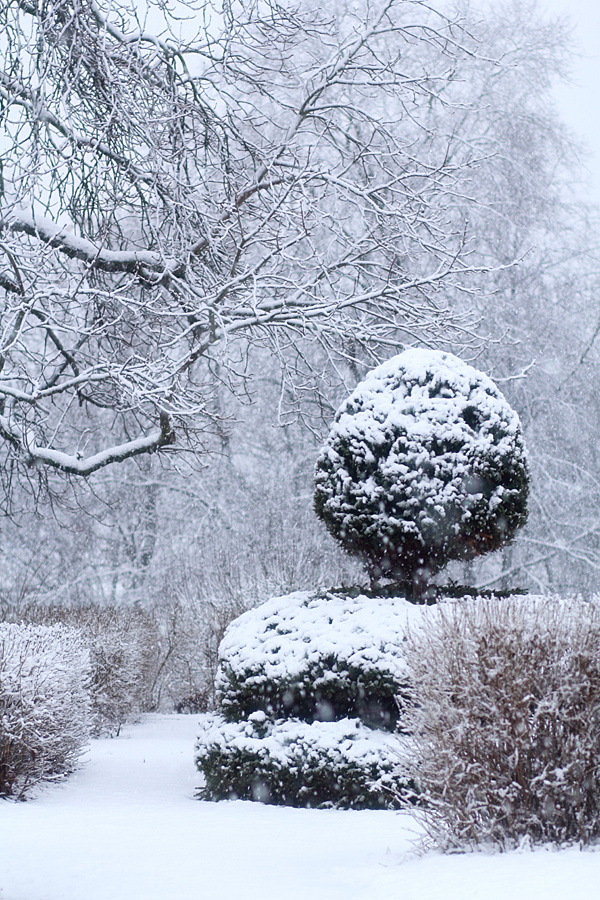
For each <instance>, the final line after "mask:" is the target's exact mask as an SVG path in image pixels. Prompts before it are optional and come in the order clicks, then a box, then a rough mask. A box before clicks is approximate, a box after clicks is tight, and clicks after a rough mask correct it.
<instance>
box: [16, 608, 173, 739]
mask: <svg viewBox="0 0 600 900" xmlns="http://www.w3.org/2000/svg"><path fill="white" fill-rule="evenodd" d="M18 615H19V618H20V619H21V620H23V621H25V622H28V623H33V624H38V625H54V624H62V625H64V626H66V627H68V628H75V629H78V631H79V632H80V634H81V640H82V641H83V644H84V646H85V647H86V648H87V649H88V651H89V656H90V667H91V671H90V677H89V691H90V697H91V703H92V733H93V735H94V736H96V737H97V736H99V735H103V734H113V735H114V734H118V732H119V729H120V727H121V725H123V724H124V723H125V722H127V721H129V720H131V719H133V718H135V717H136V716H137V715H139V713H140V712H144V711H147V710H149V709H152V708H153V706H154V702H153V687H154V681H155V678H156V672H157V670H158V668H159V660H158V655H159V652H160V648H159V632H158V626H157V622H156V618H155V617H154V616H153V614H152V613H151V612H147V611H146V610H142V609H138V608H137V607H136V608H131V607H110V606H108V607H102V606H74V607H65V606H44V605H38V604H31V605H29V606H27V607H25V608H21V609H20V610H19V612H18Z"/></svg>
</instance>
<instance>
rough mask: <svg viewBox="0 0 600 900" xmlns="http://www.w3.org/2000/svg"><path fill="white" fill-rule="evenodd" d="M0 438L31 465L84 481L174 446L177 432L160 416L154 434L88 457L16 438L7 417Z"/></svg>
mask: <svg viewBox="0 0 600 900" xmlns="http://www.w3.org/2000/svg"><path fill="white" fill-rule="evenodd" d="M0 435H2V437H4V439H5V440H8V441H9V442H10V443H11V444H12V445H13V446H14V447H15V448H17V449H19V450H23V451H25V452H26V453H27V455H28V456H29V459H30V460H31V462H33V463H35V462H40V463H44V464H45V465H48V466H51V467H52V468H54V469H60V471H61V472H64V473H65V474H67V475H78V476H80V477H84V478H85V477H87V476H88V475H91V474H92V473H93V472H96V471H97V470H98V469H103V468H104V467H105V466H109V465H111V464H112V463H120V462H124V461H125V460H126V459H131V458H132V457H134V456H140V455H142V454H143V453H154V452H156V451H157V450H160V449H161V447H167V446H170V445H171V444H174V443H175V432H174V431H173V429H172V428H171V423H170V421H169V417H168V416H167V414H166V413H161V415H160V430H157V431H153V432H151V433H150V434H149V435H147V436H145V437H139V438H136V439H135V440H133V441H127V442H125V443H124V444H119V445H117V446H115V447H110V448H108V449H107V450H101V451H100V452H99V453H95V454H94V455H93V456H88V457H87V458H81V457H80V456H78V455H71V454H68V453H63V452H62V451H60V450H53V449H52V448H51V447H38V446H37V444H36V442H35V438H34V437H33V434H32V433H31V432H29V433H28V434H26V435H25V436H24V437H22V438H21V437H19V436H18V435H16V434H15V432H14V430H12V429H11V427H10V423H9V422H8V419H7V418H6V417H5V416H0Z"/></svg>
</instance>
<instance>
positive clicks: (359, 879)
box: [0, 716, 600, 900]
mask: <svg viewBox="0 0 600 900" xmlns="http://www.w3.org/2000/svg"><path fill="white" fill-rule="evenodd" d="M195 731H196V720H195V718H194V717H193V716H151V717H148V719H147V720H146V721H145V722H144V723H143V724H142V725H139V726H134V727H132V728H130V729H127V730H126V731H125V733H124V734H123V735H122V736H121V737H120V738H118V739H117V740H101V741H94V743H93V746H92V749H91V752H90V754H89V760H88V762H87V763H86V765H85V766H84V767H83V768H82V769H81V770H80V771H79V772H78V773H77V774H76V775H75V776H73V777H72V778H71V779H70V780H69V782H68V783H66V784H65V785H62V786H60V787H49V788H46V789H44V790H43V791H42V792H41V793H40V795H39V796H38V798H37V799H36V800H32V801H30V802H28V803H20V804H14V803H1V802H0V900H259V898H260V900H392V898H393V900H476V898H482V900H484V898H485V900H507V898H510V900H537V898H540V900H542V898H543V900H564V898H565V897H578V896H585V897H589V898H594V897H597V896H600V888H599V887H598V885H599V884H600V853H588V852H586V853H580V852H578V851H577V850H567V851H562V852H560V853H556V852H550V851H538V852H536V853H529V852H524V853H511V854H503V855H497V856H488V855H485V854H474V855H464V856H451V857H441V856H438V855H430V856H426V857H423V858H417V857H415V856H414V855H413V853H412V850H411V832H410V828H411V823H410V818H409V817H408V816H404V815H397V814H396V813H393V812H371V811H365V812H352V811H350V812H344V811H338V810H325V811H319V810H295V809H282V808H277V807H268V806H262V805H261V804H256V803H243V802H240V801H237V802H229V803H200V802H198V801H195V800H193V792H194V788H195V786H196V784H197V781H198V776H197V774H196V772H195V770H194V767H193V763H192V748H193V741H194V735H195Z"/></svg>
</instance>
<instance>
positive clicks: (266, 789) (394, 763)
mask: <svg viewBox="0 0 600 900" xmlns="http://www.w3.org/2000/svg"><path fill="white" fill-rule="evenodd" d="M201 728H202V730H201V733H200V736H199V740H198V745H197V748H196V765H197V767H198V769H199V770H200V771H201V772H202V773H203V774H204V776H205V779H206V784H205V787H204V788H203V789H202V791H201V793H200V796H201V798H203V799H207V800H224V799H231V798H236V799H237V798H239V799H242V800H259V801H262V802H263V803H275V804H283V805H286V806H301V807H308V806H310V807H316V806H338V807H342V808H353V809H362V808H369V809H373V808H393V807H395V806H397V805H398V800H397V795H396V793H395V791H394V790H393V788H394V786H395V785H397V783H398V779H399V776H398V771H397V770H398V768H399V756H398V745H397V738H395V737H394V736H393V735H390V734H386V733H385V732H382V731H376V730H372V729H369V728H366V727H365V726H364V725H362V724H361V723H360V722H359V721H358V720H357V719H342V720H341V721H339V722H313V723H312V724H308V723H306V722H300V721H297V720H289V721H276V722H271V721H270V720H269V719H267V717H266V715H265V714H264V713H263V712H255V713H253V714H252V715H251V716H250V717H249V719H248V720H247V721H245V722H239V723H236V722H226V721H225V719H223V718H222V717H220V716H211V715H207V716H205V717H204V718H203V721H202V725H201Z"/></svg>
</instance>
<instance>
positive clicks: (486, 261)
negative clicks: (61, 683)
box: [0, 0, 600, 633]
mask: <svg viewBox="0 0 600 900" xmlns="http://www.w3.org/2000/svg"><path fill="white" fill-rule="evenodd" d="M433 6H434V9H433V10H432V9H431V8H430V6H428V5H426V4H423V3H420V2H412V0H397V2H388V3H384V4H381V5H377V6H376V7H375V6H370V5H368V4H362V3H354V4H350V3H348V4H345V3H342V2H337V3H333V4H328V5H327V8H326V10H321V9H319V5H318V4H316V3H315V4H314V5H313V4H304V3H303V4H302V5H301V6H300V7H299V9H298V10H294V9H292V8H291V6H288V5H283V6H278V5H277V4H275V3H260V4H253V3H251V2H243V3H232V4H226V5H225V8H224V10H223V11H219V10H216V9H215V10H211V9H210V8H209V7H208V6H206V5H204V4H200V6H199V8H198V9H194V8H193V6H192V5H191V4H186V6H185V9H181V8H178V9H177V10H176V11H175V12H176V15H175V14H174V15H172V16H169V14H168V12H167V11H165V10H164V9H163V8H162V7H161V8H159V7H158V6H157V7H156V8H154V7H152V6H149V7H148V14H147V16H146V15H145V14H144V15H143V14H142V13H141V12H138V13H137V14H136V12H135V10H134V9H128V8H127V7H126V6H119V7H118V8H117V7H114V6H113V7H111V10H112V11H111V12H110V13H109V12H108V11H107V10H104V9H103V8H102V7H101V6H99V5H97V4H96V3H95V2H94V0H90V2H87V0H86V2H79V0H64V2H61V0H52V2H49V3H46V4H45V5H43V6H42V5H40V6H38V5H37V4H36V3H25V2H16V0H10V2H8V3H6V4H5V5H4V7H3V8H2V11H1V12H0V16H1V17H2V21H1V23H0V24H1V26H2V28H1V31H2V37H1V38H0V48H1V55H2V67H1V69H2V71H1V74H0V102H1V107H0V115H1V120H0V121H1V129H2V130H1V136H0V157H1V159H2V181H1V194H0V305H1V319H0V329H1V334H0V340H1V343H0V398H1V399H0V437H1V438H2V443H1V448H0V479H1V484H2V496H1V499H2V510H3V518H2V522H1V532H0V536H1V541H2V550H3V566H2V577H1V580H0V600H1V601H2V603H3V604H4V605H7V606H11V607H14V606H15V605H16V604H19V603H27V602H29V601H31V600H34V601H36V602H63V603H69V604H77V603H88V602H93V603H101V604H106V603H126V604H130V603H134V602H139V603H143V604H147V605H150V606H151V605H153V604H161V605H162V607H163V608H168V607H169V605H173V604H175V605H176V607H177V609H179V610H180V611H181V610H185V611H186V612H185V615H187V616H191V617H192V618H194V617H196V618H197V620H198V621H201V622H203V623H204V622H205V621H206V620H210V617H211V616H212V617H213V619H212V621H213V623H214V628H215V633H216V632H218V631H219V629H220V628H222V622H221V618H220V617H221V613H220V612H219V610H228V612H227V613H223V615H224V617H225V619H226V618H227V615H230V614H233V613H234V612H236V611H237V612H239V611H241V609H242V608H243V607H244V605H248V604H252V603H254V602H256V601H258V600H260V599H264V598H266V597H267V596H269V595H271V594H273V593H284V592H286V591H289V590H293V589H295V588H299V587H316V586H330V585H332V584H335V583H341V582H342V581H345V582H346V583H351V582H353V581H356V580H360V578H361V577H362V576H361V575H360V570H359V567H358V566H356V565H355V564H354V563H353V562H352V560H350V559H349V558H347V557H345V556H344V555H343V554H341V553H340V552H339V551H338V550H337V549H336V547H335V545H334V543H333V541H332V540H331V539H330V538H329V537H328V536H327V535H326V534H325V532H324V530H323V529H322V528H321V527H320V526H319V525H318V524H317V523H316V521H314V516H313V513H312V511H311V497H312V471H313V467H314V461H315V459H316V456H317V452H318V447H319V445H320V442H321V440H322V438H323V437H324V435H325V434H326V432H327V429H328V427H329V424H330V422H331V419H332V418H333V414H334V411H335V409H336V408H337V406H338V405H339V402H340V401H341V399H342V398H343V397H344V396H345V395H347V393H348V392H349V391H350V390H351V389H352V388H353V387H354V386H355V385H356V383H357V382H358V381H359V380H360V379H361V378H362V377H363V376H364V374H365V373H366V372H367V371H368V370H369V369H370V368H372V367H373V365H375V364H376V363H378V362H380V361H381V360H384V359H386V358H388V357H389V356H391V355H393V354H394V353H395V352H399V351H400V350H402V349H404V348H405V347H409V346H428V347H435V348H439V349H444V350H449V351H451V352H453V353H455V354H457V355H459V356H460V357H461V358H463V359H465V360H466V361H468V362H472V363H474V364H475V365H476V367H477V368H478V369H481V370H484V371H487V372H489V374H490V375H491V376H492V378H493V379H494V381H495V382H496V383H497V384H498V385H499V387H500V388H501V390H502V391H503V392H504V393H505V395H506V397H507V399H508V400H509V402H510V403H511V405H512V406H513V407H514V408H515V409H516V410H517V411H518V413H519V416H520V418H521V421H522V424H523V429H524V434H525V440H526V443H527V447H528V450H529V458H530V465H531V469H532V490H531V495H530V519H529V523H528V526H527V528H526V529H525V530H524V532H523V534H522V535H520V536H519V537H518V538H517V539H516V541H515V543H514V544H512V545H511V546H510V547H508V548H506V549H505V550H504V551H503V552H502V553H499V554H496V555H495V556H494V557H490V558H489V559H488V560H483V561H481V562H475V561H474V562H473V563H469V564H468V565H465V566H463V565H456V568H455V570H454V572H453V574H454V577H456V578H458V579H459V580H462V579H465V580H467V581H468V582H469V583H471V584H475V585H480V586H501V587H509V586H515V585H520V586H524V587H529V588H535V589H540V590H542V591H545V590H549V589H552V590H564V591H569V590H575V591H582V592H591V591H594V590H596V589H597V572H598V569H599V567H600V545H599V537H600V521H599V518H598V513H597V510H598V502H597V501H598V499H600V498H599V496H598V494H599V488H600V472H599V469H598V465H599V461H598V440H597V431H598V429H597V424H596V423H597V410H598V406H599V400H598V394H597V389H596V385H597V383H598V381H597V376H598V372H597V369H598V352H597V346H596V344H597V335H598V331H599V321H600V319H599V315H600V314H599V312H598V304H597V301H596V288H597V282H598V275H597V272H598V266H597V263H598V246H597V245H598V239H597V234H598V230H597V222H596V213H595V211H594V210H593V209H588V208H586V207H585V206H584V204H582V202H581V201H580V200H579V199H577V198H578V196H580V194H579V195H578V193H577V191H576V190H575V187H576V185H577V183H578V181H579V179H580V177H581V168H580V156H579V150H578V147H577V144H576V142H575V141H574V140H573V139H572V136H570V135H569V134H568V133H567V132H566V131H565V129H564V128H563V126H562V125H561V123H560V121H558V119H557V118H556V114H555V111H554V109H553V105H552V94H551V89H552V84H553V81H554V79H556V78H559V77H562V76H564V74H565V73H566V72H567V70H568V57H569V46H568V40H567V38H566V36H565V34H564V32H563V31H562V30H561V29H560V28H559V27H558V25H556V24H555V23H552V22H551V21H548V20H546V19H544V18H543V16H541V14H540V13H539V12H537V11H536V8H535V6H534V5H533V4H529V3H524V2H519V0H516V2H512V3H508V4H501V5H498V4H489V5H484V4H475V3H474V4H468V3H460V4H457V5H453V4H447V3H443V4H442V3H434V4H433ZM182 15H183V20H182V18H181V16H182ZM178 614H180V613H178ZM202 627H204V625H203V626H202Z"/></svg>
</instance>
